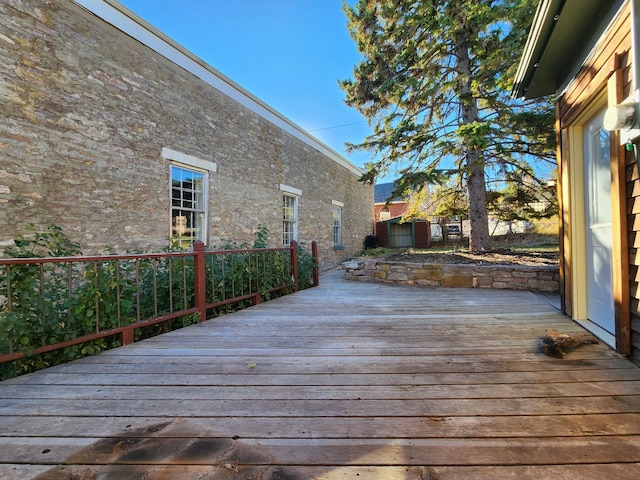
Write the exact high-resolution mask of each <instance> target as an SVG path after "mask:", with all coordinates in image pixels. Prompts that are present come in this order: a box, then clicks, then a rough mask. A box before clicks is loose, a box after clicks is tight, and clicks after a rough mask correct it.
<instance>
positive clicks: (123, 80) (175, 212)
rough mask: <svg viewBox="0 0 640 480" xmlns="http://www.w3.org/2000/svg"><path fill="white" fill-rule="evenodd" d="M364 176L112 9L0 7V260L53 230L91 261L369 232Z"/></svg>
mask: <svg viewBox="0 0 640 480" xmlns="http://www.w3.org/2000/svg"><path fill="white" fill-rule="evenodd" d="M361 173H362V172H361V170H360V169H359V168H358V167H356V166H354V165H353V164H351V163H350V162H349V161H347V160H346V159H344V158H342V157H341V156H340V155H338V154H337V153H336V152H335V151H333V150H331V149H330V148H329V147H327V146H326V145H324V144H322V143H321V142H319V141H318V140H317V139H315V138H314V137H312V136H311V135H309V134H308V133H306V132H305V131H303V130H302V129H301V128H299V127H298V126H296V125H295V124H293V123H292V122H290V121H289V120H287V119H286V118H284V117H283V116H282V115H281V114H279V113H278V112H276V111H274V110H273V109H272V108H270V107H269V106H268V105H266V104H264V103H263V102H262V101H260V100H259V99H257V98H256V97H254V96H252V95H251V94H250V93H248V92H247V91H245V90H244V89H242V88H241V87H240V86H238V85H236V84H235V83H233V82H232V81H231V80H229V79H228V78H226V77H224V76H223V75H221V74H220V73H219V72H217V71H216V70H214V69H213V68H212V67H210V66H209V65H207V64H205V63H204V62H203V61H202V60H200V59H198V58H197V57H196V56H194V55H193V54H191V53H190V52H188V51H187V50H185V49H184V48H183V47H181V46H180V45H178V44H176V43H175V42H174V41H172V40H171V39H169V38H168V37H166V36H165V35H163V34H162V33H161V32H159V31H157V30H156V29H154V28H153V27H152V26H150V25H149V24H147V23H146V22H144V21H143V20H142V19H140V18H139V17H137V16H136V15H135V14H133V13H132V12H130V11H129V10H127V9H125V8H124V7H123V6H121V5H120V4H119V3H117V2H116V1H114V0H7V1H4V2H1V3H0V249H1V248H2V247H6V246H7V245H9V244H11V243H12V241H13V239H14V238H16V236H17V235H19V234H25V233H27V230H26V227H27V225H28V224H30V223H33V224H35V225H36V227H37V228H40V229H42V228H45V227H46V226H47V225H48V224H50V223H53V224H56V225H58V226H60V227H62V229H63V231H64V232H65V233H66V234H67V235H69V236H70V238H71V239H72V240H74V241H76V242H79V243H80V244H81V247H82V250H83V252H85V253H100V252H102V251H103V250H104V248H105V247H107V246H108V247H111V248H113V249H115V250H116V251H117V252H125V251H132V250H135V251H141V250H142V251H158V250H161V249H162V248H164V247H166V246H167V244H168V242H169V239H170V237H173V238H175V239H177V240H178V241H181V242H183V243H185V244H189V243H190V242H192V241H193V240H195V239H202V240H203V241H204V242H205V243H206V244H208V245H210V246H216V245H220V244H221V243H222V242H224V241H225V240H232V241H236V242H243V241H245V242H249V241H252V240H253V239H254V238H255V231H256V229H257V227H258V226H259V225H263V226H265V227H267V228H268V231H269V240H270V245H271V246H277V245H282V244H283V243H285V244H286V243H288V242H289V241H290V240H292V239H295V240H298V241H299V242H311V241H312V240H316V241H318V244H319V247H320V254H321V262H322V263H323V264H324V265H330V264H337V263H338V262H339V261H340V260H341V259H342V258H344V257H346V256H348V255H352V254H354V253H356V252H357V251H359V250H360V249H361V248H362V242H363V239H364V237H365V236H366V235H367V234H370V233H371V229H372V220H373V208H372V205H373V189H372V187H371V186H369V185H364V184H362V183H361V182H359V181H358V178H359V177H360V175H361Z"/></svg>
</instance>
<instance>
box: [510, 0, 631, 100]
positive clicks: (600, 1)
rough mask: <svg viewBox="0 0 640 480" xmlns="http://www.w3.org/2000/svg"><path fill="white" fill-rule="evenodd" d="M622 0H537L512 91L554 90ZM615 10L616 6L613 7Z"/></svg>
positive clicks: (529, 93)
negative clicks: (608, 14) (605, 19)
mask: <svg viewBox="0 0 640 480" xmlns="http://www.w3.org/2000/svg"><path fill="white" fill-rule="evenodd" d="M623 1H624V0H541V2H540V4H539V5H538V9H537V11H536V14H535V17H534V20H533V24H532V26H531V30H530V32H529V37H528V39H527V43H526V45H525V48H524V52H523V54H522V58H521V60H520V64H519V66H518V71H517V73H516V78H515V82H514V86H513V91H512V94H513V96H514V97H516V98H520V97H524V98H537V97H541V96H544V95H550V94H552V93H555V92H556V91H557V90H558V89H559V88H561V86H562V85H563V84H564V82H565V81H566V80H567V78H568V77H569V76H570V75H571V73H572V69H574V68H575V64H576V61H577V60H579V55H581V53H583V52H584V51H585V49H586V48H587V47H588V46H589V44H590V43H591V42H593V41H594V38H595V37H597V36H598V31H599V29H600V27H601V25H602V22H603V19H604V18H605V17H606V16H607V13H608V12H610V11H611V10H612V8H613V7H616V6H620V5H622V3H623ZM616 10H617V8H616Z"/></svg>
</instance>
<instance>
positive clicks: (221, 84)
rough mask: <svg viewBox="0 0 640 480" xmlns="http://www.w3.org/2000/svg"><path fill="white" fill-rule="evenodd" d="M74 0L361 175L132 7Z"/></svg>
mask: <svg viewBox="0 0 640 480" xmlns="http://www.w3.org/2000/svg"><path fill="white" fill-rule="evenodd" d="M74 1H75V2H76V3H77V4H79V5H81V6H82V7H84V8H85V9H87V10H88V11H89V12H91V13H93V14H94V15H96V16H98V17H100V18H101V19H102V20H104V21H105V22H107V23H109V24H111V25H113V26H114V27H116V28H117V29H119V30H121V31H122V32H124V33H126V34H127V35H129V36H130V37H132V38H134V39H136V40H138V41H139V42H140V43H142V44H144V45H146V46H147V47H149V48H150V49H152V50H153V51H155V52H157V53H158V54H160V55H162V56H163V57H165V58H166V59H168V60H170V61H171V62H173V63H175V64H176V65H178V66H180V67H182V68H184V69H185V70H187V71H188V72H190V73H192V74H193V75H195V76H196V77H198V78H200V79H201V80H202V81H204V82H205V83H207V84H209V85H210V86H212V87H213V88H215V89H216V90H218V91H220V92H222V93H224V94H225V95H226V96H228V97H229V98H232V99H233V100H235V101H236V102H238V103H240V104H241V105H242V106H244V107H246V108H248V109H249V110H251V111H252V112H254V113H256V114H258V115H259V116H261V117H262V118H264V119H265V120H268V121H269V122H271V123H273V124H274V125H275V126H277V127H278V128H280V129H282V130H284V131H285V132H287V133H289V134H290V135H293V136H294V137H295V138H297V139H298V140H300V141H302V142H304V143H306V144H307V145H309V146H310V147H312V148H314V149H315V150H317V151H318V152H320V153H322V154H323V155H325V156H327V157H328V158H330V159H331V160H333V161H334V162H336V163H337V164H339V165H341V166H343V167H344V168H346V169H347V170H349V171H351V172H353V173H354V174H355V175H358V176H361V175H362V174H363V173H364V170H363V169H361V168H360V167H358V166H356V165H354V164H353V163H351V162H350V161H349V160H347V159H346V158H344V157H342V156H341V155H340V154H339V153H337V152H336V151H335V150H333V149H332V148H331V147H329V146H327V145H325V144H324V143H322V142H321V141H319V140H318V139H317V138H315V137H313V136H312V135H311V134H309V133H308V132H306V131H305V130H303V129H302V128H300V127H299V126H298V125H296V124H295V123H293V122H292V121H291V120H289V119H288V118H286V117H284V116H283V115H282V114H280V113H278V112H277V111H276V110H274V109H273V108H271V107H270V106H269V105H267V104H266V103H264V102H263V101H262V100H260V99H259V98H257V97H256V96H254V95H252V94H251V93H249V92H248V91H247V90H245V89H244V88H242V87H241V86H240V85H238V84H237V83H235V82H233V81H232V80H231V79H229V78H227V77H226V76H224V75H223V74H222V73H220V72H219V71H217V70H216V69H214V68H213V67H211V66H210V65H208V64H207V63H206V62H204V61H203V60H202V59H200V58H198V57H197V56H195V55H194V54H193V53H191V52H189V51H188V50H187V49H186V48H184V47H182V46H181V45H179V44H178V43H176V42H175V41H173V40H172V39H170V38H169V37H168V36H166V35H165V34H164V33H162V32H161V31H159V30H158V29H157V28H155V27H153V26H152V25H150V24H149V23H147V22H146V21H145V20H143V19H142V18H140V17H139V16H138V15H136V14H135V13H133V12H132V11H131V10H129V9H127V8H125V7H124V6H123V5H121V4H120V3H118V2H117V1H116V0H74Z"/></svg>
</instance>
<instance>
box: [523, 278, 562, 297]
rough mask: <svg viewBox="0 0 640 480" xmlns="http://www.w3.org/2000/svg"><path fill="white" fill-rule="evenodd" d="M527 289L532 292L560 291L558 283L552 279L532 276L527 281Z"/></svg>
mask: <svg viewBox="0 0 640 480" xmlns="http://www.w3.org/2000/svg"><path fill="white" fill-rule="evenodd" d="M527 286H528V288H529V290H531V291H534V292H543V293H558V292H559V291H560V284H559V283H558V282H554V281H553V280H540V279H536V278H532V279H530V280H529V282H528V283H527Z"/></svg>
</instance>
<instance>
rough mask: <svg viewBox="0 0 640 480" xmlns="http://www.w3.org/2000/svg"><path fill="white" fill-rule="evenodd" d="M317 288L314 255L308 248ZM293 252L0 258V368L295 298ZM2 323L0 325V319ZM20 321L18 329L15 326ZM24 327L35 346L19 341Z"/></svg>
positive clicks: (200, 249)
mask: <svg viewBox="0 0 640 480" xmlns="http://www.w3.org/2000/svg"><path fill="white" fill-rule="evenodd" d="M312 256H313V262H314V265H313V278H312V284H313V285H314V286H316V285H318V263H317V262H318V248H317V244H316V242H313V243H312ZM298 288H299V278H298V246H297V244H296V243H295V242H292V243H291V245H290V246H288V247H281V248H261V249H242V250H216V251H206V250H205V249H204V245H203V244H202V242H195V244H194V248H193V251H191V252H180V253H163V254H143V255H108V256H89V257H55V258H16V259H0V307H2V309H1V312H0V335H3V336H5V338H4V344H2V343H1V342H0V363H4V362H9V361H13V360H17V359H20V358H24V357H27V356H30V355H38V354H42V353H47V352H51V351H53V350H57V349H61V348H65V347H70V346H74V345H79V344H82V343H86V342H90V341H93V340H99V339H103V338H106V337H111V336H114V335H117V336H118V337H119V342H120V344H122V345H127V344H129V343H131V342H133V341H134V340H135V332H136V330H138V329H141V328H143V327H149V326H152V325H156V324H160V323H163V322H167V321H169V320H174V319H178V318H180V317H186V316H188V315H198V317H199V321H204V320H206V319H207V310H211V309H215V308H219V307H224V306H227V305H230V304H237V303H239V302H250V303H252V304H257V303H260V302H261V301H262V299H263V298H270V297H271V296H272V295H273V294H274V293H276V292H281V291H283V290H287V289H289V290H291V291H297V290H298ZM3 317H4V318H3ZM21 321H22V322H23V324H21V323H20V322H21ZM25 324H29V328H31V330H32V331H35V332H39V333H38V334H37V335H36V337H38V338H36V339H35V340H34V338H33V333H32V334H31V337H30V338H27V337H21V336H20V329H21V328H22V329H23V330H24V328H25V327H24V325H25Z"/></svg>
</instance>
